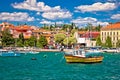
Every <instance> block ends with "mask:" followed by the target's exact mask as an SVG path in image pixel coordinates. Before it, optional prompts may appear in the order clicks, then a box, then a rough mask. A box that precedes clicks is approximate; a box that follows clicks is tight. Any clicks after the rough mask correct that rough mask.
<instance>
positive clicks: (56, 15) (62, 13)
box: [42, 11, 72, 20]
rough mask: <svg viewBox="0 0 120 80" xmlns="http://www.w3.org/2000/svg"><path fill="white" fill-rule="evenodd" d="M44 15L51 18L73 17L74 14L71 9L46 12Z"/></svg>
mask: <svg viewBox="0 0 120 80" xmlns="http://www.w3.org/2000/svg"><path fill="white" fill-rule="evenodd" d="M42 17H44V18H46V19H50V20H56V19H66V18H71V17H72V14H71V13H70V12H69V11H58V12H45V13H43V14H42Z"/></svg>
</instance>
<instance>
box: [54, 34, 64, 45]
mask: <svg viewBox="0 0 120 80" xmlns="http://www.w3.org/2000/svg"><path fill="white" fill-rule="evenodd" d="M65 38H66V35H65V34H63V33H58V34H55V42H56V43H62V42H63V40H64V39H65Z"/></svg>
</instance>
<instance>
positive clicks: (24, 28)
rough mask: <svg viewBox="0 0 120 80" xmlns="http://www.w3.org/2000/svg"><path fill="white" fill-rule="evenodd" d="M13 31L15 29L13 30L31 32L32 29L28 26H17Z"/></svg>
mask: <svg viewBox="0 0 120 80" xmlns="http://www.w3.org/2000/svg"><path fill="white" fill-rule="evenodd" d="M13 29H15V30H32V28H31V27H30V26H28V25H22V26H17V27H14V28H13Z"/></svg>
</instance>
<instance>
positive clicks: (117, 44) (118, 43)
mask: <svg viewBox="0 0 120 80" xmlns="http://www.w3.org/2000/svg"><path fill="white" fill-rule="evenodd" d="M116 47H120V39H119V40H118V41H117V43H116Z"/></svg>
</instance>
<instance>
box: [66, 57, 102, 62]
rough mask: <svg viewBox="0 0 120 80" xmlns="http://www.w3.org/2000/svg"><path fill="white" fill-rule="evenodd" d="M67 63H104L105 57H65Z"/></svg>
mask: <svg viewBox="0 0 120 80" xmlns="http://www.w3.org/2000/svg"><path fill="white" fill-rule="evenodd" d="M65 59H66V62H68V63H99V62H102V60H103V57H102V56H99V57H78V56H71V55H65Z"/></svg>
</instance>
